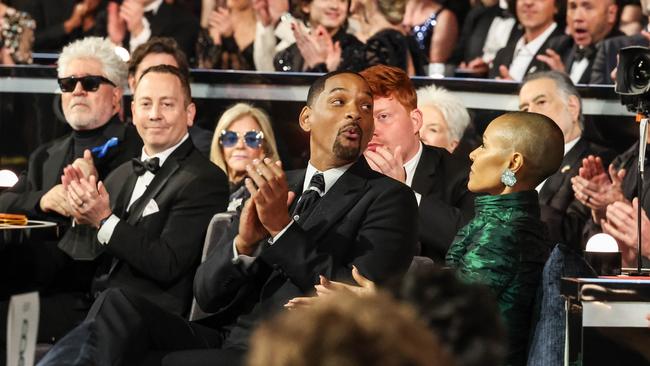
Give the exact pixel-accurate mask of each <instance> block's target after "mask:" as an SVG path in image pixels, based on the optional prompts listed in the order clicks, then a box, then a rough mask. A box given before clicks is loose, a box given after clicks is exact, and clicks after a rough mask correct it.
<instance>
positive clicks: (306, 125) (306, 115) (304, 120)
mask: <svg viewBox="0 0 650 366" xmlns="http://www.w3.org/2000/svg"><path fill="white" fill-rule="evenodd" d="M311 113H312V110H311V108H309V107H308V106H304V107H302V110H301V111H300V116H299V117H298V122H300V128H302V130H303V131H305V132H311Z"/></svg>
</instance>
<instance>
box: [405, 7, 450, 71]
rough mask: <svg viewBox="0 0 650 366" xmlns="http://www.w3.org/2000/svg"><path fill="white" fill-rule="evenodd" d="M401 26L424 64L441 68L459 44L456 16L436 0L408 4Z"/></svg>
mask: <svg viewBox="0 0 650 366" xmlns="http://www.w3.org/2000/svg"><path fill="white" fill-rule="evenodd" d="M402 24H403V25H404V27H405V28H406V29H407V31H408V33H409V35H410V36H411V37H413V39H414V40H415V42H416V44H417V46H418V49H419V50H420V52H421V53H422V55H423V56H424V58H425V62H426V64H427V65H428V64H444V63H446V62H447V60H448V59H449V57H450V56H451V53H452V51H453V50H454V45H455V44H456V41H457V40H458V27H459V26H458V20H457V19H456V14H454V12H452V11H451V10H449V9H447V8H445V7H444V6H443V5H442V4H440V2H438V1H436V0H433V1H431V0H408V2H407V3H406V10H405V11H404V19H403V20H402Z"/></svg>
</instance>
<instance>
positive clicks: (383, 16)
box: [350, 0, 426, 75]
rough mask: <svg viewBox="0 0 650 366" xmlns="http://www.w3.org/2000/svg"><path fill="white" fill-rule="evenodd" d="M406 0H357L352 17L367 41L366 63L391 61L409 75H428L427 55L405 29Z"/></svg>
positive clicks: (369, 64)
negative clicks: (426, 68) (403, 26)
mask: <svg viewBox="0 0 650 366" xmlns="http://www.w3.org/2000/svg"><path fill="white" fill-rule="evenodd" d="M405 7H406V0H354V1H353V2H352V6H351V7H350V12H351V17H352V18H353V19H355V20H356V21H357V24H358V26H359V29H358V31H357V32H356V35H357V38H359V39H361V40H362V41H363V42H365V44H366V45H365V51H364V53H365V65H366V66H373V65H389V66H395V67H398V68H400V69H402V70H404V71H406V72H407V73H408V74H409V75H424V74H425V71H424V65H425V64H426V59H425V55H424V54H423V53H422V52H420V50H419V49H417V47H416V45H415V44H413V45H412V46H411V43H413V40H411V39H410V38H409V37H408V36H405V35H404V33H403V30H402V19H403V17H404V9H405Z"/></svg>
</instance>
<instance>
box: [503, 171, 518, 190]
mask: <svg viewBox="0 0 650 366" xmlns="http://www.w3.org/2000/svg"><path fill="white" fill-rule="evenodd" d="M501 183H503V184H505V185H506V186H508V187H512V186H514V185H515V183H517V178H516V177H515V173H514V172H513V171H512V170H510V169H508V168H506V169H505V170H504V171H503V173H501Z"/></svg>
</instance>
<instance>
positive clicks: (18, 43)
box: [0, 1, 36, 65]
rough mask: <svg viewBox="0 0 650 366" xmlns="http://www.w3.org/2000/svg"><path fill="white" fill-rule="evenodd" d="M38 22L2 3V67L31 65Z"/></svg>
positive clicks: (0, 11) (0, 58)
mask: <svg viewBox="0 0 650 366" xmlns="http://www.w3.org/2000/svg"><path fill="white" fill-rule="evenodd" d="M35 28H36V22H34V19H32V17H31V16H30V15H29V14H27V13H25V12H23V11H17V10H16V9H14V8H11V7H8V6H7V5H5V4H3V3H2V2H1V1H0V29H1V30H2V31H1V32H0V65H15V64H31V63H32V45H33V44H34V29H35Z"/></svg>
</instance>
